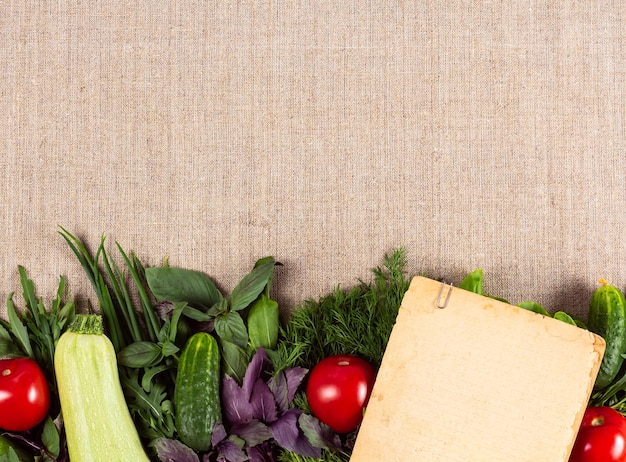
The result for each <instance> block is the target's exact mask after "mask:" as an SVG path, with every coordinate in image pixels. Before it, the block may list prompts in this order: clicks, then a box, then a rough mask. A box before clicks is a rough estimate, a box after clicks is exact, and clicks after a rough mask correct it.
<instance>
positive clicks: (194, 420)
mask: <svg viewBox="0 0 626 462" xmlns="http://www.w3.org/2000/svg"><path fill="white" fill-rule="evenodd" d="M220 380H221V374H220V353H219V347H218V345H217V340H216V339H215V337H213V336H212V335H210V334H208V333H206V332H198V333H195V334H193V335H192V336H191V337H190V338H189V340H187V343H185V346H184V348H183V351H182V353H181V355H180V359H179V361H178V373H177V376H176V388H175V389H174V405H175V409H176V429H177V431H178V436H179V437H180V439H181V440H182V441H183V442H184V443H185V444H186V445H187V446H189V447H190V448H192V449H193V450H195V451H198V452H201V451H206V450H208V449H209V448H210V447H211V435H212V433H213V427H214V426H215V424H216V423H218V422H221V421H222V411H221V404H220Z"/></svg>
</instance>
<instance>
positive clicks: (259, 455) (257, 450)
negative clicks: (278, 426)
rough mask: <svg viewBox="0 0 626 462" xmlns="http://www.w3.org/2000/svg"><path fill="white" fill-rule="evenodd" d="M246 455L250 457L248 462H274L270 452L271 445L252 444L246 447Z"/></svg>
mask: <svg viewBox="0 0 626 462" xmlns="http://www.w3.org/2000/svg"><path fill="white" fill-rule="evenodd" d="M247 452H248V457H250V462H274V461H275V459H274V455H273V453H272V449H271V447H269V446H268V445H267V444H263V445H258V446H254V447H253V448H248V451H247Z"/></svg>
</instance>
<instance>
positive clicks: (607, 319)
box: [587, 279, 626, 390]
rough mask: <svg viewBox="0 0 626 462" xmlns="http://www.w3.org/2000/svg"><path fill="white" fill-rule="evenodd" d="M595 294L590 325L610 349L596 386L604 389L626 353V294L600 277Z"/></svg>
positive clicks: (591, 304) (590, 310)
mask: <svg viewBox="0 0 626 462" xmlns="http://www.w3.org/2000/svg"><path fill="white" fill-rule="evenodd" d="M599 282H600V284H602V285H601V286H600V287H598V288H597V289H596V290H595V292H594V293H593V295H592V297H591V303H590V306H589V316H588V320H587V326H588V328H589V330H590V331H591V332H594V333H596V334H598V335H599V336H601V337H602V338H604V340H605V341H606V349H605V351H604V356H603V358H602V363H601V364H600V371H599V372H598V377H597V378H596V382H595V385H594V388H595V389H596V390H600V389H602V388H605V387H607V386H608V385H610V384H611V382H612V381H613V379H615V377H616V376H617V374H618V372H619V371H620V368H621V367H622V363H623V362H624V357H623V355H624V354H625V353H626V301H624V295H623V294H622V292H621V291H620V290H619V289H618V288H617V287H615V286H612V285H610V284H609V283H608V282H607V281H606V280H604V279H600V281H599Z"/></svg>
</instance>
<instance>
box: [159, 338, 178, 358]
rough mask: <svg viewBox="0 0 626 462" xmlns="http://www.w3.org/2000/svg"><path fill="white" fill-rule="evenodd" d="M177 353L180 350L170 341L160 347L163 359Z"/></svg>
mask: <svg viewBox="0 0 626 462" xmlns="http://www.w3.org/2000/svg"><path fill="white" fill-rule="evenodd" d="M179 351H180V348H178V347H177V346H176V345H174V344H173V343H172V342H170V341H166V342H164V343H163V345H162V346H161V352H162V353H163V356H165V357H167V356H172V355H175V354H176V353H178V352H179Z"/></svg>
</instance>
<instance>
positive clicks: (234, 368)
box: [220, 339, 250, 383]
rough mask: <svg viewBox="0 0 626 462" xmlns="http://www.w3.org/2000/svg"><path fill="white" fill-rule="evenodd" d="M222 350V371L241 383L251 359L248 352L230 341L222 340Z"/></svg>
mask: <svg viewBox="0 0 626 462" xmlns="http://www.w3.org/2000/svg"><path fill="white" fill-rule="evenodd" d="M220 346H221V350H222V369H223V371H224V373H225V374H228V375H229V376H231V377H232V378H234V379H235V380H237V381H238V382H239V383H241V381H242V380H243V376H244V375H245V373H246V369H247V367H248V363H249V362H250V358H249V357H248V354H247V353H246V350H244V349H243V348H241V347H239V346H237V345H235V344H234V343H232V342H229V341H228V340H223V339H220Z"/></svg>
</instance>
